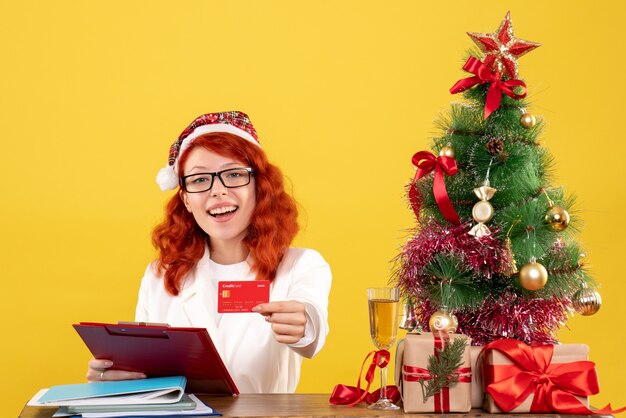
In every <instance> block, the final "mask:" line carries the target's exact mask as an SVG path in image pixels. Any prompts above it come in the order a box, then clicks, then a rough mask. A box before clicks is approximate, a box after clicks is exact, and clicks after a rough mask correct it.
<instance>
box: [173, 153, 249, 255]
mask: <svg viewBox="0 0 626 418" xmlns="http://www.w3.org/2000/svg"><path fill="white" fill-rule="evenodd" d="M241 167H246V164H244V163H242V162H241V161H237V160H235V159H233V158H230V157H225V156H222V155H220V154H216V153H215V152H212V151H209V150H207V149H206V148H203V147H195V148H193V149H192V150H191V151H190V152H189V155H188V157H187V160H186V161H185V163H184V166H183V167H182V172H181V175H183V176H188V175H191V174H197V173H214V172H218V171H222V170H227V169H231V168H241ZM208 177H209V178H210V176H208ZM180 197H181V199H182V200H183V202H184V203H185V207H186V208H187V210H188V211H189V212H191V213H192V215H193V217H194V219H195V220H196V222H197V223H198V225H199V226H200V228H202V230H203V231H204V232H206V234H207V235H209V237H210V245H211V249H212V250H213V248H214V247H220V248H233V247H238V248H241V247H243V245H244V244H243V239H244V238H245V237H246V235H247V232H248V226H249V225H250V222H251V219H252V213H253V212H254V208H255V206H256V188H255V180H254V176H252V177H251V178H250V184H248V185H246V186H242V187H236V188H227V187H224V184H222V182H221V181H220V179H219V178H217V177H215V179H214V181H213V186H212V187H211V190H207V191H205V192H200V193H188V192H185V191H181V192H180Z"/></svg>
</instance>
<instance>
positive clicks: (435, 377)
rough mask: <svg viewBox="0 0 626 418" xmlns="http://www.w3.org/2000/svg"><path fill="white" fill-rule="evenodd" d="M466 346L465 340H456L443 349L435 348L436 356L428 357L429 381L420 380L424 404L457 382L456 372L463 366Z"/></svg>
mask: <svg viewBox="0 0 626 418" xmlns="http://www.w3.org/2000/svg"><path fill="white" fill-rule="evenodd" d="M466 345H467V338H456V339H454V341H452V342H451V343H450V344H446V345H445V346H444V348H443V349H439V348H435V351H436V354H434V355H431V356H430V357H428V367H427V369H428V371H429V372H430V374H431V379H430V380H424V379H420V380H419V382H420V385H421V386H422V395H423V396H424V403H425V402H426V401H427V400H428V398H430V397H431V396H434V395H436V394H438V393H439V392H441V390H443V389H444V388H452V387H454V386H455V385H456V384H457V382H458V381H459V375H458V373H457V372H456V370H457V369H458V368H459V367H461V365H462V364H463V353H464V352H465V347H466Z"/></svg>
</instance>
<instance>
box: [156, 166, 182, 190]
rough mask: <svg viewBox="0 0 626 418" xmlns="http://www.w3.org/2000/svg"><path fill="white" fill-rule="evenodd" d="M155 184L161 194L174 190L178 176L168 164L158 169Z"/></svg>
mask: <svg viewBox="0 0 626 418" xmlns="http://www.w3.org/2000/svg"><path fill="white" fill-rule="evenodd" d="M156 182H157V184H158V185H159V187H160V188H161V191H162V192H164V191H166V190H174V189H175V188H176V187H177V186H178V175H177V174H176V171H174V167H172V166H171V165H169V164H168V165H166V166H165V167H163V168H162V169H160V170H159V172H158V174H157V176H156Z"/></svg>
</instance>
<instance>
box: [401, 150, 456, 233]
mask: <svg viewBox="0 0 626 418" xmlns="http://www.w3.org/2000/svg"><path fill="white" fill-rule="evenodd" d="M412 161H413V165H415V166H416V167H417V171H416V172H415V178H414V179H413V182H416V181H417V180H419V179H421V178H422V177H424V176H425V175H426V174H428V173H430V172H431V171H433V170H435V180H434V182H433V194H434V195H435V201H436V202H437V206H439V210H440V211H441V213H442V214H443V216H444V218H446V219H447V220H448V222H451V223H453V224H456V225H458V224H459V223H460V222H461V219H460V218H459V215H458V214H457V213H456V211H455V210H454V206H452V202H451V201H450V198H449V197H448V192H447V191H446V184H445V182H444V180H443V173H446V174H447V175H448V176H453V175H455V174H456V173H457V171H458V168H457V166H456V161H455V160H454V158H452V157H446V156H444V155H441V156H439V157H435V154H433V153H432V152H428V151H420V152H418V153H416V154H415V155H413V158H412ZM409 200H410V201H411V207H412V208H413V212H415V216H416V217H417V218H418V219H419V216H420V215H419V212H420V207H421V198H420V196H419V192H418V190H417V187H416V186H415V185H411V188H410V190H409Z"/></svg>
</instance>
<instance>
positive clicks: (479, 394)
mask: <svg viewBox="0 0 626 418" xmlns="http://www.w3.org/2000/svg"><path fill="white" fill-rule="evenodd" d="M481 351H483V348H482V347H479V346H472V347H470V361H471V365H472V383H470V386H471V392H472V408H478V409H480V408H482V406H483V396H484V392H483V382H481V380H480V373H478V369H477V368H476V365H477V363H478V356H479V355H480V352H481Z"/></svg>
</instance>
